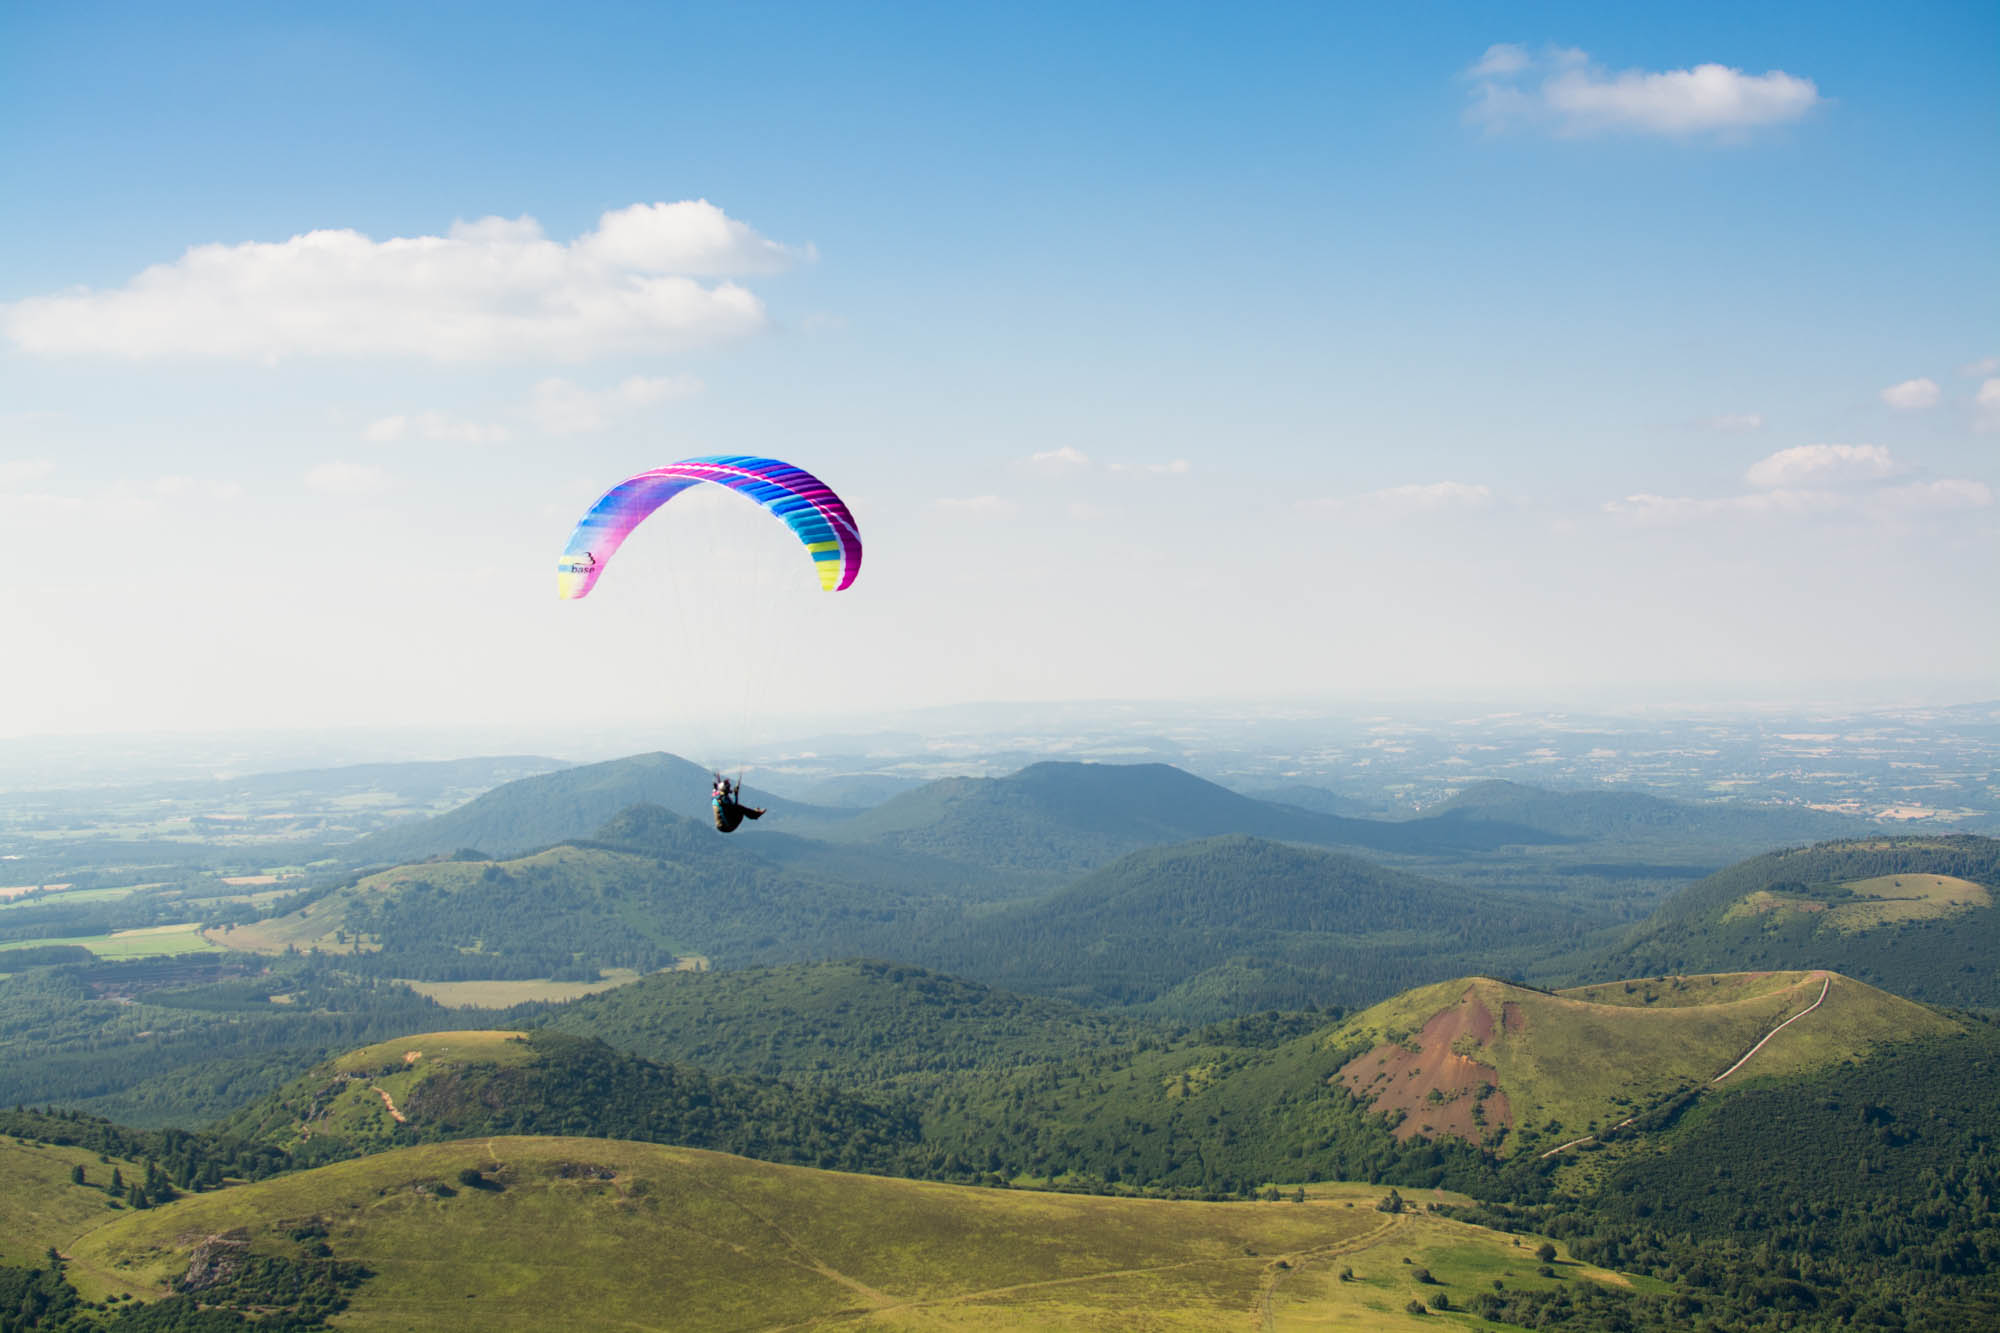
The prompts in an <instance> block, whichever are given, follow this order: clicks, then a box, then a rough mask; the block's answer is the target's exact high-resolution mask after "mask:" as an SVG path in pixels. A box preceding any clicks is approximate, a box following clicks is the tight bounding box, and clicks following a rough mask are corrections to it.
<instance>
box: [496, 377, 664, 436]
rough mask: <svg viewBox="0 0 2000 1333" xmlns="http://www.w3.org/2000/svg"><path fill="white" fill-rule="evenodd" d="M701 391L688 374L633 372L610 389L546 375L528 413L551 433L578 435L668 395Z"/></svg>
mask: <svg viewBox="0 0 2000 1333" xmlns="http://www.w3.org/2000/svg"><path fill="white" fill-rule="evenodd" d="M700 392H701V381H700V380H698V379H695V378H694V377H693V376H691V375H660V376H650V377H649V376H645V375H634V376H632V377H631V378H630V379H627V380H623V381H621V382H620V383H618V384H616V385H614V386H613V387H611V388H609V389H587V388H585V387H584V386H582V385H581V384H577V383H575V382H574V381H572V380H566V379H546V380H543V381H542V382H541V383H539V384H537V385H536V386H535V390H534V397H533V398H532V399H531V400H530V402H529V405H528V415H529V416H531V417H533V418H534V421H535V424H536V425H538V426H540V427H541V428H542V429H543V430H545V431H547V432H548V433H549V434H551V435H581V434H583V433H584V432H586V431H593V430H603V429H604V428H605V427H607V426H609V425H610V424H611V423H612V422H614V421H616V420H617V419H618V418H620V417H623V416H626V415H629V414H630V413H633V412H636V411H638V410H640V409H641V408H646V407H652V406H653V405H655V404H657V403H664V402H667V401H668V400H669V399H674V398H686V397H689V396H691V395H693V394H697V393H700Z"/></svg>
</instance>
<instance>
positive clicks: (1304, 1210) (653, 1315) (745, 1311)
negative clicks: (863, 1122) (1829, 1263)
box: [69, 1138, 1631, 1330]
mask: <svg viewBox="0 0 2000 1333" xmlns="http://www.w3.org/2000/svg"><path fill="white" fill-rule="evenodd" d="M474 1171H476V1172H478V1173H479V1174H478V1176H477V1177H476V1178H474V1177H472V1176H471V1175H470V1174H469V1173H471V1172H474ZM467 1180H475V1182H476V1183H472V1184H467V1183H465V1182H466V1181H467ZM1382 1193H1383V1191H1381V1190H1380V1189H1379V1188H1369V1187H1361V1186H1325V1187H1315V1188H1313V1189H1312V1190H1310V1191H1309V1192H1308V1197H1307V1199H1306V1200H1305V1201H1304V1202H1290V1201H1285V1202H1276V1203H1183V1202H1168V1201H1164V1200H1143V1199H1112V1198H1097V1197H1091V1196H1079V1195H1061V1194H1035V1193H1028V1192H1024V1191H1013V1190H997V1189H996V1190H988V1189H972V1188H966V1187H959V1186H949V1185H936V1184H928V1183H924V1182H918V1181H907V1180H893V1179H887V1178H881V1177H872V1176H853V1175H840V1174H836V1173H832V1172H824V1171H814V1170H809V1169H806V1168H800V1167H783V1166H774V1165H771V1164H769V1163H764V1162H755V1161H750V1160H747V1159H744V1158H737V1157H730V1156H727V1155H724V1154H719V1153H708V1152H699V1151H695V1150H691V1149H678V1148H665V1147H657V1146H653V1145H646V1144H634V1143H621V1142H616V1141H606V1140H598V1139H540V1138H497V1139H492V1140H484V1141H474V1142H461V1143H449V1144H432V1145H426V1146H423V1147H417V1148H407V1149H401V1150H398V1151H395V1152H389V1153H383V1154H379V1155H377V1156H373V1157H368V1158H362V1159H359V1160H356V1161H350V1162H342V1163H339V1164H336V1165H333V1166H327V1167H322V1168H319V1169H318V1170H314V1171H309V1172H302V1173H299V1174H295V1175H290V1176H282V1177H278V1178H275V1179H272V1180H267V1181H262V1182H259V1183H258V1184H255V1185H248V1186H243V1187H240V1188H236V1189H231V1190H228V1191H226V1192H224V1193H222V1194H215V1195H200V1196H195V1197H191V1198H187V1199H183V1200H181V1201H178V1202H176V1203H173V1204H170V1205H167V1206H165V1207H161V1208H157V1209H153V1210H151V1211H148V1212H145V1213H132V1214H127V1215H121V1216H119V1217H118V1218H116V1219H114V1220H112V1221H110V1222H108V1223H107V1224H105V1225H102V1226H99V1227H96V1228H95V1229H93V1230H91V1231H90V1232H89V1233H88V1234H86V1235H83V1236H81V1237H80V1238H79V1239H77V1240H76V1241H75V1242H73V1243H72V1244H71V1245H70V1247H69V1254H70V1258H71V1261H72V1262H71V1266H70V1277H71V1280H72V1281H73V1282H75V1283H76V1285H77V1286H78V1287H79V1288H80V1289H81V1290H82V1291H83V1293H84V1294H85V1295H86V1296H87V1297H100V1296H104V1295H108V1294H112V1293H115V1292H118V1291H126V1290H130V1291H132V1292H134V1293H136V1294H139V1295H141V1296H143V1297H153V1296H160V1295H165V1294H166V1292H167V1289H168V1284H169V1283H170V1282H171V1281H172V1280H173V1279H174V1278H175V1277H177V1276H179V1274H180V1273H182V1272H183V1271H185V1270H186V1268H187V1267H188V1264H189V1259H190V1255H191V1253H192V1251H193V1249H194V1247H195V1246H196V1245H198V1244H200V1243H201V1242H202V1241H203V1240H204V1239H205V1238H210V1237H217V1236H221V1235H222V1234H223V1233H225V1232H236V1234H237V1235H238V1236H239V1237H240V1238H241V1239H242V1240H243V1241H246V1242H247V1244H248V1247H249V1249H250V1250H251V1251H252V1252H255V1253H271V1254H288V1255H294V1256H296V1255H298V1254H299V1253H300V1252H299V1251H298V1249H297V1246H298V1242H296V1241H294V1240H292V1239H291V1235H292V1233H293V1232H294V1231H300V1230H303V1229H306V1228H302V1226H301V1224H302V1223H314V1224H317V1226H323V1227H324V1228H325V1243H326V1244H327V1245H328V1246H329V1247H330V1249H331V1250H332V1252H333V1254H334V1255H335V1256H337V1257H338V1258H341V1259H347V1260H358V1261H360V1262H361V1263H364V1264H366V1265H367V1266H368V1268H369V1269H371V1270H372V1271H373V1272H374V1273H375V1274H376V1276H375V1277H373V1278H372V1279H370V1280H369V1281H368V1282H366V1283H365V1284H364V1285H363V1286H362V1287H361V1288H360V1289H359V1290H358V1291H356V1292H355V1293H354V1296H353V1303H352V1305H351V1307H350V1308H349V1309H348V1310H347V1311H345V1312H344V1313H343V1314H342V1315H341V1316H340V1317H339V1319H338V1323H339V1325H340V1326H341V1327H343V1328H351V1329H384V1330H386V1329H456V1328H464V1329H524V1330H526V1329H537V1330H539V1329H546V1328H552V1327H560V1326H564V1325H570V1326H574V1325H575V1324H576V1323H577V1321H578V1319H579V1316H580V1313H581V1312H588V1318H587V1322H588V1323H589V1324H590V1325H592V1326H595V1327H606V1328H609V1327H620V1328H633V1329H650V1328H702V1329H715V1330H731V1329H741V1330H752V1329H778V1328H817V1327H831V1326H835V1325H838V1326H842V1327H857V1326H858V1327H868V1328H885V1329H890V1328H895V1329H916V1328H923V1329H959V1328H963V1329H991V1328H1010V1329H1051V1330H1053V1329H1133V1328H1148V1329H1160V1330H1174V1329H1188V1330H1195V1329H1201V1330H1208V1329H1215V1328H1227V1327H1236V1328H1244V1329H1253V1328H1258V1327H1266V1328H1275V1329H1290V1328H1308V1327H1311V1328H1325V1327H1350V1328H1370V1329H1396V1328H1423V1327H1431V1326H1435V1324H1436V1323H1437V1322H1438V1319H1437V1317H1436V1316H1433V1315H1421V1316H1418V1315H1411V1314H1408V1313H1406V1312H1405V1306H1407V1304H1408V1303H1409V1302H1410V1301H1412V1300H1429V1299H1430V1298H1432V1297H1433V1296H1435V1295H1436V1294H1437V1293H1439V1292H1444V1293H1449V1294H1450V1297H1451V1298H1454V1299H1455V1300H1456V1301H1457V1302H1458V1303H1461V1304H1462V1303H1463V1301H1464V1300H1465V1299H1466V1298H1468V1297H1470V1296H1471V1295H1472V1294H1473V1293H1474V1292H1476V1291H1477V1290H1480V1289H1482V1288H1490V1285H1491V1282H1492V1280H1493V1279H1494V1278H1495V1277H1498V1278H1500V1280H1502V1281H1503V1282H1507V1283H1509V1284H1510V1285H1512V1284H1518V1285H1520V1286H1527V1287H1533V1286H1547V1285H1551V1284H1553V1283H1555V1282H1559V1281H1576V1280H1595V1281H1601V1282H1609V1283H1617V1284H1624V1283H1627V1282H1629V1281H1631V1279H1627V1278H1624V1277H1622V1276H1621V1275H1617V1274H1613V1273H1609V1272H1606V1271H1604V1270H1601V1269H1596V1268H1591V1267H1588V1266H1585V1265H1580V1264H1572V1263H1568V1262H1563V1263H1561V1264H1560V1267H1559V1268H1558V1270H1557V1273H1558V1275H1557V1276H1555V1277H1551V1278H1542V1277H1538V1276H1536V1273H1535V1268H1536V1261H1535V1259H1534V1258H1533V1256H1532V1248H1533V1245H1534V1244H1535V1242H1534V1240H1533V1239H1528V1240H1526V1241H1525V1242H1521V1243H1517V1238H1515V1237H1511V1236H1503V1235H1500V1234H1499V1233H1495V1232H1489V1231H1484V1230H1481V1229H1479V1228H1476V1227H1471V1226H1467V1225H1464V1224H1462V1223H1457V1222H1452V1221H1449V1220H1447V1219H1445V1218H1442V1217H1438V1216H1434V1215H1430V1214H1426V1213H1423V1212H1421V1211H1408V1212H1404V1213H1401V1214H1389V1213H1384V1212H1380V1211H1378V1210H1377V1209H1376V1208H1375V1206H1374V1205H1375V1203H1376V1202H1377V1201H1378V1200H1379V1199H1380V1197H1381V1196H1382ZM1410 1202H1411V1204H1412V1205H1413V1207H1415V1208H1418V1209H1421V1205H1422V1201H1421V1200H1418V1199H1412V1200H1411V1201H1410ZM239 1228H240V1229H241V1230H240V1231H238V1230H237V1229H239ZM311 1229H312V1230H315V1231H316V1229H317V1227H314V1228H311ZM1406 1260H1407V1261H1408V1262H1407V1263H1406V1262H1405V1261H1406ZM1420 1268H1424V1269H1428V1270H1429V1275H1430V1277H1431V1278H1432V1279H1433V1281H1431V1282H1428V1283H1426V1282H1424V1281H1422V1280H1421V1278H1420V1277H1419V1275H1418V1273H1417V1270H1418V1269H1420ZM1342 1269H1350V1270H1351V1277H1350V1278H1349V1279H1348V1280H1342V1277H1341V1270H1342Z"/></svg>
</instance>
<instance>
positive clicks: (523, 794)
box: [340, 752, 849, 865]
mask: <svg viewBox="0 0 2000 1333" xmlns="http://www.w3.org/2000/svg"><path fill="white" fill-rule="evenodd" d="M712 781H713V778H712V776H711V775H710V773H709V771H708V770H707V769H705V768H702V767H700V766H699V765H697V764H691V763H689V762H688V761H687V760H685V759H682V758H680V757H678V756H676V755H671V754H665V753H658V752H656V753H653V754H635V755H631V756H629V757H628V758H624V759H613V760H609V761H607V762H605V763H601V764H584V765H581V766H579V767H577V768H566V769H563V770H562V771H560V772H556V773H545V774H542V775H541V776H539V777H532V778H522V779H520V780H519V781H517V782H509V783H507V784H506V785H504V786H500V787H495V788H494V789H493V790H492V791H489V792H487V793H486V794H485V795H483V796H480V797H477V798H476V799H474V800H471V801H468V802H467V803H466V804H464V805H462V806H460V807H459V808H458V809H456V810H452V811H449V812H447V813H445V814H442V815H438V816H435V817H434V818H431V819H425V820H419V821H417V822H414V823H411V824H406V825H401V826H398V827H396V828H391V829H384V830H383V831H382V832H380V833H374V834H370V835H369V836H368V837H365V838H361V839H359V840H357V841H355V842H353V843H351V844H349V845H348V846H346V847H343V848H341V849H340V852H341V853H342V855H343V856H345V858H346V859H347V860H349V861H351V862H353V863H355V864H359V865H381V864H400V863H405V862H410V861H421V860H423V859H424V858H426V857H431V856H449V855H451V854H452V853H453V852H456V851H459V850H461V849H464V848H477V849H478V850H480V851H482V852H485V853H486V854H487V855H489V856H511V855H514V854H516V853H519V852H525V851H532V850H534V849H536V848H539V847H548V846H552V845H554V844H555V843H559V842H567V841H569V840H571V839H574V838H587V837H589V836H591V834H592V833H593V832H595V831H596V830H597V829H598V828H599V827H601V826H602V825H603V824H604V823H605V821H607V820H609V819H610V818H611V817H612V816H614V815H616V814H617V813H618V812H619V811H621V810H623V809H625V808H627V807H628V806H633V805H640V804H652V805H660V806H664V807H666V808H667V809H669V810H672V811H673V812H674V813H675V814H678V815H681V816H684V817H686V818H688V819H696V820H702V821H706V820H707V819H708V818H709V786H710V783H711V782H712ZM746 799H747V800H748V801H749V803H750V804H752V805H758V806H763V807H765V808H767V809H768V810H769V812H770V813H769V814H768V815H767V816H766V818H765V821H764V822H763V823H761V824H760V825H759V827H761V828H781V827H784V826H786V825H788V824H811V823H814V822H816V821H818V822H824V821H827V820H838V819H840V818H843V817H845V816H846V815H847V814H848V813H849V812H847V811H833V810H825V809H822V808H821V807H818V806H810V805H803V804H800V803H799V802H796V801H787V800H785V799H784V798H782V797H778V796H771V795H768V794H766V793H762V792H759V791H757V790H756V789H755V788H750V789H748V791H747V796H746Z"/></svg>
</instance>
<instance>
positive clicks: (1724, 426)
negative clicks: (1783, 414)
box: [1701, 412, 1764, 435]
mask: <svg viewBox="0 0 2000 1333" xmlns="http://www.w3.org/2000/svg"><path fill="white" fill-rule="evenodd" d="M1701 425H1702V429H1704V430H1714V431H1721V432H1722V433H1723V434H1725V435H1741V434H1744V433H1746V432H1749V431H1753V430H1762V429H1764V414H1763V413H1761V412H1724V413H1723V414H1722V415H1721V416H1714V417H1705V418H1703V420H1702V423H1701Z"/></svg>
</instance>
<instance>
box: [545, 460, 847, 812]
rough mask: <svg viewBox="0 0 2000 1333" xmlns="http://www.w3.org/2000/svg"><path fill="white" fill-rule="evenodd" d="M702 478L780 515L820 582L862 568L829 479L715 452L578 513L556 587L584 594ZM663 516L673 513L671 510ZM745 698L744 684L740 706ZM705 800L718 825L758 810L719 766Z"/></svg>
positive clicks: (616, 489) (828, 587)
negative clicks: (657, 515) (658, 514)
mask: <svg viewBox="0 0 2000 1333" xmlns="http://www.w3.org/2000/svg"><path fill="white" fill-rule="evenodd" d="M703 482H712V483H714V484H715V485H718V486H723V487H726V488H728V489H729V490H732V491H735V492H736V493H738V494H739V495H743V496H745V497H747V498H749V499H750V500H752V501H754V502H755V503H756V504H758V505H760V506H762V507H763V508H764V509H765V510H767V511H768V512H769V513H771V514H772V515H773V516H775V517H776V518H779V519H781V520H782V521H783V522H784V523H785V525H786V526H787V527H788V528H790V529H791V531H792V534H793V535H794V536H796V537H797V538H798V540H799V542H800V544H801V545H803V546H804V547H805V549H806V554H807V555H808V556H810V557H811V559H812V567H813V569H814V571H815V572H816V573H817V574H818V576H819V585H820V587H821V588H822V589H823V590H825V591H827V592H839V591H842V590H843V589H845V588H848V587H850V586H852V584H853V583H854V579H855V576H856V575H858V574H859V573H860V572H861V532H860V529H859V528H858V527H857V526H856V525H855V522H854V515H853V514H852V513H851V512H850V511H849V510H848V508H847V505H846V503H845V502H844V501H842V500H841V498H840V497H839V496H838V495H836V494H834V491H833V488H832V487H830V486H828V485H827V484H826V483H825V482H823V481H821V480H820V479H819V478H818V477H815V476H814V475H813V474H812V473H810V472H807V471H806V470H805V469H804V468H800V467H794V466H793V465H792V464H790V463H786V462H783V461H781V460H779V459H775V458H759V457H756V456H753V455H747V454H717V455H713V456H709V457H703V458H684V459H682V460H681V461H680V462H678V463H669V464H667V465H666V466H665V467H658V468H653V469H651V470H650V471H647V472H641V473H639V474H638V475H637V476H633V477H627V478H626V479H625V480H624V481H621V482H619V483H618V484H617V485H616V486H613V487H612V488H611V489H610V490H608V491H606V492H605V493H604V495H603V496H602V497H600V498H599V499H598V501H597V503H596V504H594V505H592V506H591V507H590V508H589V509H588V510H587V511H586V512H585V513H584V516H583V518H582V519H581V520H580V521H579V522H578V523H577V525H576V531H575V532H573V533H572V534H570V539H569V545H568V546H566V547H564V548H563V553H562V557H561V559H559V560H558V561H557V562H556V591H557V592H558V594H559V595H560V596H562V597H563V598H565V599H569V600H575V599H578V598H582V597H585V596H588V595H589V593H590V590H591V589H592V588H594V587H595V586H596V585H597V580H598V579H599V577H601V576H602V575H603V573H604V571H605V568H606V567H607V566H608V565H609V564H610V562H611V558H612V556H614V555H615V554H616V553H617V551H618V548H619V546H620V545H621V544H622V543H623V542H624V541H625V539H626V537H628V536H630V535H631V533H632V530H633V529H634V528H636V527H638V526H639V524H640V523H642V522H644V521H645V520H646V519H647V518H648V517H650V516H651V515H652V514H653V513H654V512H655V511H656V510H658V509H659V508H660V507H661V506H662V505H664V504H666V503H667V502H668V501H669V500H671V499H673V498H674V497H675V496H676V495H679V494H681V493H682V492H683V491H686V490H688V489H689V488H690V487H693V486H698V485H700V484H702V483H703ZM667 521H669V522H672V521H673V520H672V519H671V516H670V517H669V519H668V520H667ZM808 586H809V585H808ZM733 595H734V594H733V593H732V596H733ZM718 637H723V638H727V637H732V636H729V635H723V636H718ZM689 646H690V648H691V649H694V650H695V651H696V652H697V654H698V655H713V650H714V649H716V648H717V647H720V646H723V645H720V644H716V643H709V642H703V643H700V644H690V645H689ZM736 674H738V675H741V674H742V672H740V671H739V672H737V673H736ZM751 698H752V694H751V691H750V690H749V688H748V687H747V685H746V686H745V691H744V699H745V704H744V707H745V709H746V711H747V710H748V708H749V701H750V699H751ZM724 711H726V710H724ZM729 748H730V749H735V748H736V747H735V746H734V745H731V746H730V747H729ZM738 753H740V751H738ZM732 767H733V765H732ZM710 804H711V806H712V808H713V813H714V816H715V829H716V832H718V833H731V832H734V831H735V830H736V828H737V827H738V826H739V825H741V824H742V822H743V821H744V820H745V819H760V818H762V817H763V815H764V811H763V810H761V809H758V808H755V807H752V806H748V805H745V804H744V803H743V800H742V787H741V785H740V784H739V783H732V782H731V781H730V780H729V779H728V778H726V777H723V776H722V775H721V774H720V773H719V772H718V773H717V774H716V776H715V783H714V786H713V788H712V790H711V791H710Z"/></svg>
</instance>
